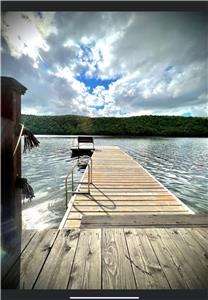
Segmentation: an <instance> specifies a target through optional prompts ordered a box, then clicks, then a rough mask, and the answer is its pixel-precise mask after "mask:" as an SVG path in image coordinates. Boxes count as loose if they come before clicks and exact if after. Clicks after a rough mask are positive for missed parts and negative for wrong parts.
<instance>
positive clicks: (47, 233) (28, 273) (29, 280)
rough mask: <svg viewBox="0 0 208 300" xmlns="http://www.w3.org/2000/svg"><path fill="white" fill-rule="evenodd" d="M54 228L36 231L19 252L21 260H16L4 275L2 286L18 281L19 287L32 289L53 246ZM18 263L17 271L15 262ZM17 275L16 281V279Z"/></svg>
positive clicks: (55, 231) (55, 233)
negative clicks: (20, 252)
mask: <svg viewBox="0 0 208 300" xmlns="http://www.w3.org/2000/svg"><path fill="white" fill-rule="evenodd" d="M57 232H58V231H57V230H56V229H50V230H43V231H40V232H36V234H35V236H34V238H33V239H31V240H30V242H29V244H28V245H27V247H26V248H25V250H24V251H23V252H22V254H21V262H20V261H17V262H16V263H15V265H14V266H13V267H12V268H11V270H10V272H9V273H8V275H7V276H6V277H5V279H4V282H3V286H4V287H5V288H6V286H7V283H8V284H11V282H19V287H20V289H32V288H33V285H34V284H35V282H36V279H37V277H38V275H39V272H40V270H41V268H42V267H43V265H44V263H45V260H46V258H47V256H48V254H49V252H50V250H51V247H52V246H53V243H54V241H55V239H56V235H57ZM19 263H20V269H19V273H17V270H18V268H17V264H19ZM17 277H18V281H17Z"/></svg>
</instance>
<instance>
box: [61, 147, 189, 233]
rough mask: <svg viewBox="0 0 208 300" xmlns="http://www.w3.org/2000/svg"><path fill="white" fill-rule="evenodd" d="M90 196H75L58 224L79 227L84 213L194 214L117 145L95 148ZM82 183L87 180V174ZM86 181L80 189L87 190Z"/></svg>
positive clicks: (121, 214)
mask: <svg viewBox="0 0 208 300" xmlns="http://www.w3.org/2000/svg"><path fill="white" fill-rule="evenodd" d="M92 161H93V176H92V182H93V183H92V184H91V192H90V195H86V194H83V195H80V194H79V195H74V196H73V197H72V198H71V200H70V202H69V206H68V210H67V212H66V214H65V216H64V219H63V222H62V224H61V227H64V228H79V227H80V226H81V222H82V218H83V216H108V217H112V218H113V217H114V216H127V215H130V216H131V215H132V214H133V215H135V214H137V215H143V214H145V215H147V214H150V215H152V214H154V215H162V214H165V215H166V214H177V215H178V214H193V212H192V211H191V210H190V209H189V208H188V207H187V206H186V205H184V204H183V203H182V202H181V201H180V200H179V199H177V198H176V196H174V195H173V194H172V193H170V192H169V191H168V190H167V189H166V188H165V187H164V186H163V185H162V184H161V183H160V182H158V181H157V180H156V179H155V178H154V177H153V176H152V175H150V174H149V173H148V172H147V171H146V170H145V169H144V168H143V167H142V166H141V165H139V164H138V163H137V162H136V161H135V160H134V159H132V158H131V157H130V156H128V155H127V154H126V153H124V152H123V151H122V150H121V149H119V148H118V147H116V146H114V147H100V148H96V150H95V151H94V153H93V155H92ZM83 182H87V174H85V175H84V178H83ZM86 189H87V187H86V184H81V185H80V186H79V191H86Z"/></svg>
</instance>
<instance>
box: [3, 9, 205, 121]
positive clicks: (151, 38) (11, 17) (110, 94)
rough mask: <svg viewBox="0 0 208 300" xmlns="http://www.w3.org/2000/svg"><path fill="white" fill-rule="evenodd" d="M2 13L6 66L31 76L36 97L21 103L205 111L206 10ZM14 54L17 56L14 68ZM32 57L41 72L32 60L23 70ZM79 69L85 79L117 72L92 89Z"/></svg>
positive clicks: (49, 107) (91, 110) (78, 110)
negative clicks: (31, 68)
mask: <svg viewBox="0 0 208 300" xmlns="http://www.w3.org/2000/svg"><path fill="white" fill-rule="evenodd" d="M3 20H4V22H3V36H4V39H5V41H6V43H7V47H8V50H7V51H6V50H5V49H6V48H3V51H2V54H3V55H5V56H6V57H7V61H8V63H7V62H5V65H4V70H5V72H9V73H10V74H11V75H12V72H13V76H14V75H15V74H18V79H19V80H20V82H21V81H24V80H25V81H26V82H27V83H28V86H27V87H28V93H27V94H26V96H25V97H28V98H29V99H30V101H31V103H30V105H29V104H28V102H27V105H26V106H24V105H23V107H25V111H31V109H32V108H31V107H32V105H34V113H37V114H41V113H42V114H43V113H45V112H51V113H52V114H62V113H64V114H66V113H69V114H70V113H75V114H88V115H91V116H92V115H97V116H110V115H113V116H120V115H123V114H124V115H125V116H129V115H141V114H176V115H179V114H183V113H186V112H190V113H192V114H193V115H206V113H207V111H206V110H207V94H208V92H207V84H208V82H207V78H208V74H207V69H208V68H207V62H208V50H207V45H206V42H205V41H206V36H207V33H206V30H205V28H206V26H205V25H206V24H207V20H206V18H205V14H203V13H199V12H195V13H194V12H193V13H188V12H187V13H185V12H178V13H177V12H172V13H171V12H163V13H162V12H134V13H133V12H132V13H127V12H73V13H70V12H64V13H60V12H57V13H39V14H38V13H35V14H34V13H21V12H20V13H17V12H16V13H8V14H5V16H4V18H3ZM26 45H27V46H26ZM10 56H11V57H14V58H15V59H17V60H18V61H19V67H18V66H17V67H16V69H15V66H14V65H12V64H11V58H9V57H10ZM26 58H29V59H31V64H32V66H33V68H36V70H35V72H36V73H34V72H33V71H32V70H30V67H29V63H28V61H27V75H25V72H24V68H25V65H24V63H22V62H23V61H24V60H25V61H26ZM20 62H21V64H22V65H21V64H20ZM17 65H18V64H17ZM18 68H19V69H18ZM30 74H31V78H30V77H29V76H30ZM81 74H85V76H86V78H87V79H92V78H94V79H95V78H96V79H97V78H99V79H100V80H104V79H115V78H119V79H118V80H116V81H115V82H112V83H111V84H110V85H109V88H108V89H107V88H106V89H105V88H104V87H103V86H102V85H101V84H100V83H98V84H99V85H98V86H97V87H95V88H94V89H93V91H92V92H90V90H89V89H88V87H87V86H86V85H85V84H84V82H81V79H79V80H78V76H79V75H81ZM5 75H6V74H5ZM79 78H81V77H79ZM23 83H24V82H23ZM44 87H45V90H44ZM29 91H31V92H29ZM37 93H41V94H40V95H39V96H38V97H37ZM34 94H36V99H37V100H34ZM27 95H29V96H27ZM31 95H33V98H32V96H31ZM25 103H26V102H25ZM96 106H97V109H96Z"/></svg>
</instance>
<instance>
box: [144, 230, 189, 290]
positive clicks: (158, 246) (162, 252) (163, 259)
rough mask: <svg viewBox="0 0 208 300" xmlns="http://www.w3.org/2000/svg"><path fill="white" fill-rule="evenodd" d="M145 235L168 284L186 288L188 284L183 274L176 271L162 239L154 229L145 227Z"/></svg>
mask: <svg viewBox="0 0 208 300" xmlns="http://www.w3.org/2000/svg"><path fill="white" fill-rule="evenodd" d="M145 232H146V234H147V237H148V239H149V241H150V243H151V245H152V248H153V249H154V252H155V254H156V255H157V258H158V260H159V262H160V265H161V267H162V269H163V272H164V273H165V275H166V278H167V280H168V282H169V284H170V287H171V289H187V288H188V286H187V284H186V281H185V280H184V278H183V276H181V274H180V273H179V272H178V269H177V266H176V265H175V263H174V260H173V259H172V257H171V255H170V253H169V251H168V249H167V247H166V245H165V244H164V243H163V240H162V239H161V238H160V236H159V235H158V234H157V233H156V232H155V230H154V229H145Z"/></svg>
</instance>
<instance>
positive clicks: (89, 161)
mask: <svg viewBox="0 0 208 300" xmlns="http://www.w3.org/2000/svg"><path fill="white" fill-rule="evenodd" d="M75 159H76V160H77V161H76V164H75V165H74V166H73V168H72V169H71V170H70V172H68V174H67V176H66V178H65V192H66V197H65V200H66V209H67V207H68V178H69V175H70V174H71V186H72V189H71V192H72V195H73V194H90V184H92V158H91V157H89V160H88V162H87V165H86V168H88V170H87V171H88V174H87V178H88V180H87V188H88V191H87V192H75V191H74V169H75V167H76V166H78V164H79V157H76V158H73V159H72V160H75ZM79 183H82V184H84V183H83V182H79Z"/></svg>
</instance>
